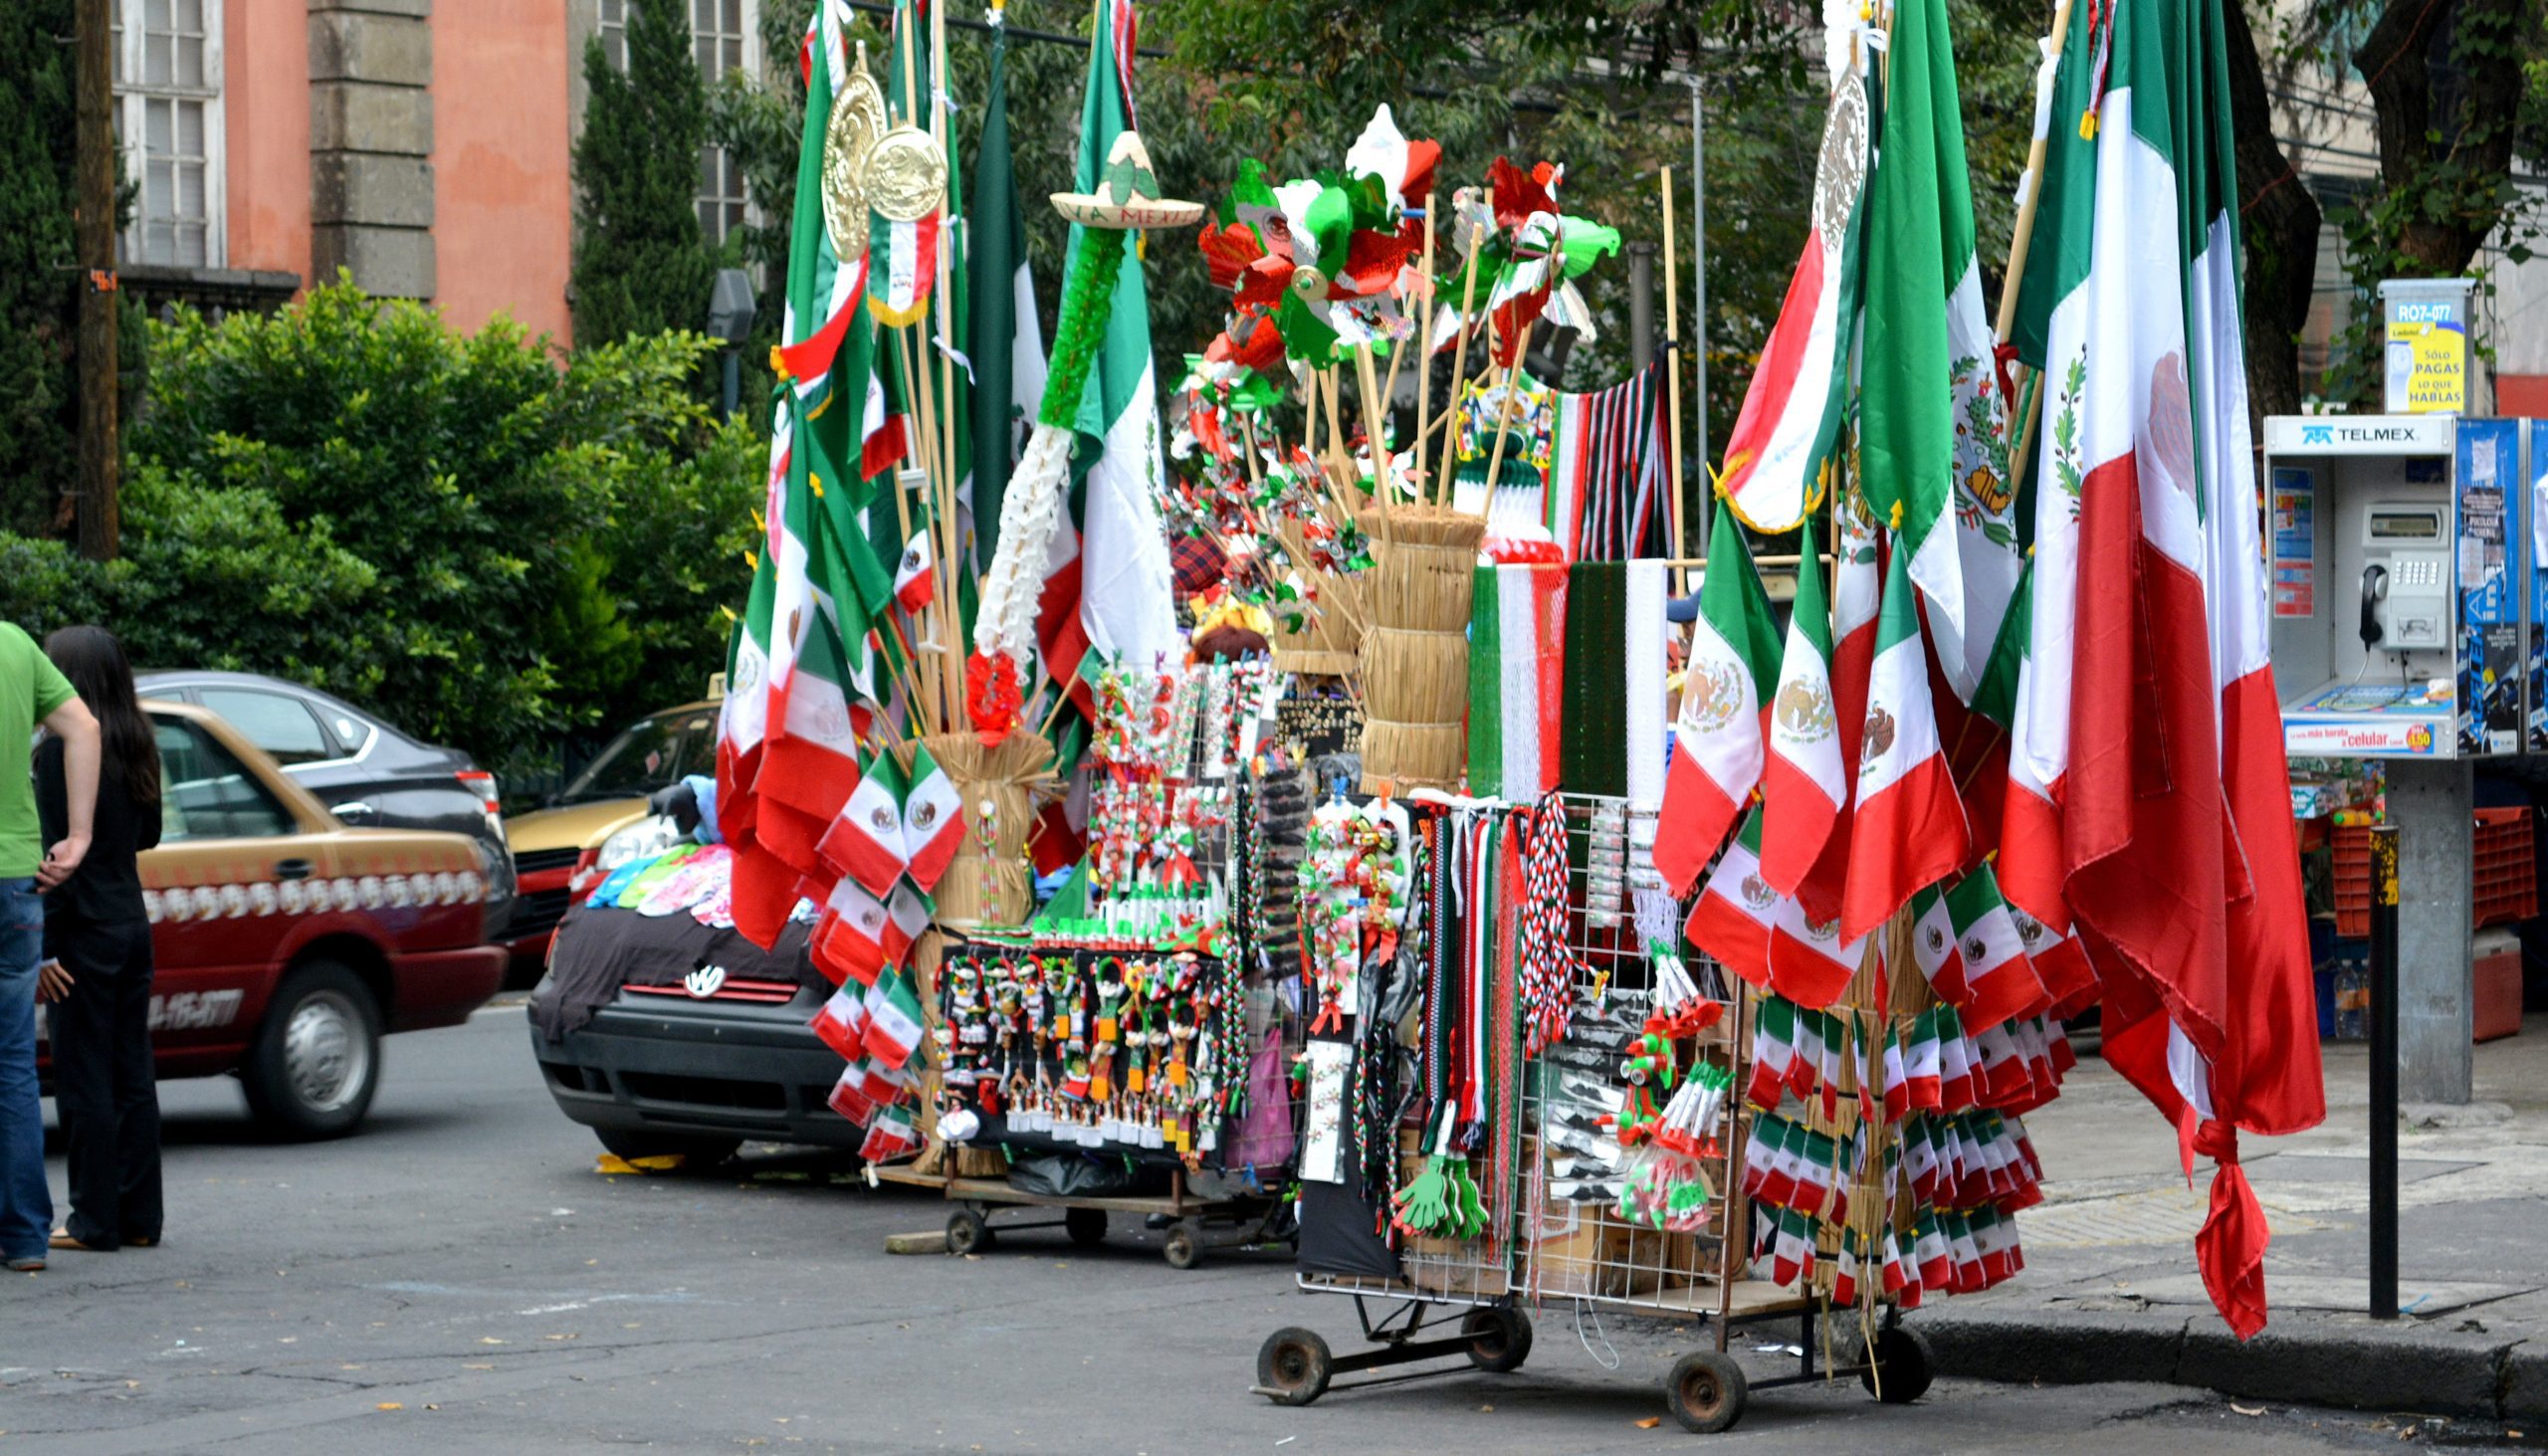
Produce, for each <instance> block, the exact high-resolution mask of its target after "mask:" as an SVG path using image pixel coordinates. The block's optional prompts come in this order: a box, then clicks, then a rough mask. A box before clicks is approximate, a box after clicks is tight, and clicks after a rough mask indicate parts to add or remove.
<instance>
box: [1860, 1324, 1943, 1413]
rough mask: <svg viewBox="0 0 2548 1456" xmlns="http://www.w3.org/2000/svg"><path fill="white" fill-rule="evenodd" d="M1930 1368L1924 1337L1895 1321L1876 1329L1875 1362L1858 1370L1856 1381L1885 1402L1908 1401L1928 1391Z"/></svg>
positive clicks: (1904, 1402) (1908, 1402)
mask: <svg viewBox="0 0 2548 1456" xmlns="http://www.w3.org/2000/svg"><path fill="white" fill-rule="evenodd" d="M1930 1371H1931V1365H1930V1363H1929V1339H1928V1337H1927V1336H1925V1335H1922V1334H1921V1333H1920V1332H1918V1331H1916V1330H1905V1329H1903V1328H1902V1327H1901V1326H1899V1325H1896V1326H1893V1327H1892V1328H1891V1329H1887V1330H1879V1331H1877V1332H1876V1337H1875V1363H1874V1365H1873V1367H1871V1368H1868V1369H1862V1370H1860V1371H1858V1383H1859V1384H1861V1385H1864V1386H1865V1387H1866V1389H1867V1393H1868V1394H1870V1395H1873V1396H1875V1397H1876V1398H1877V1399H1879V1400H1882V1401H1883V1402H1884V1403H1885V1404H1887V1405H1908V1404H1910V1403H1911V1402H1912V1401H1914V1400H1917V1399H1919V1398H1920V1397H1921V1396H1923V1395H1925V1394H1927V1393H1928V1392H1929V1377H1930ZM1879 1375H1881V1376H1882V1377H1883V1379H1884V1383H1883V1385H1882V1386H1881V1387H1879V1386H1878V1385H1877V1384H1876V1377H1877V1376H1879Z"/></svg>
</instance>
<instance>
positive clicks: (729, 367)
mask: <svg viewBox="0 0 2548 1456" xmlns="http://www.w3.org/2000/svg"><path fill="white" fill-rule="evenodd" d="M742 402H743V350H741V349H728V350H726V407H725V409H724V411H723V412H721V413H720V414H719V415H718V418H719V419H721V420H731V419H733V418H734V417H735V407H736V406H737V405H739V404H741V403H742Z"/></svg>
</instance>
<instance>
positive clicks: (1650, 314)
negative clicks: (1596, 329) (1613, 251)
mask: <svg viewBox="0 0 2548 1456" xmlns="http://www.w3.org/2000/svg"><path fill="white" fill-rule="evenodd" d="M1653 362H1654V245H1653V244H1652V243H1644V242H1638V243H1630V244H1628V372H1629V373H1631V374H1642V373H1644V372H1645V366H1646V365H1648V364H1651V363H1653Z"/></svg>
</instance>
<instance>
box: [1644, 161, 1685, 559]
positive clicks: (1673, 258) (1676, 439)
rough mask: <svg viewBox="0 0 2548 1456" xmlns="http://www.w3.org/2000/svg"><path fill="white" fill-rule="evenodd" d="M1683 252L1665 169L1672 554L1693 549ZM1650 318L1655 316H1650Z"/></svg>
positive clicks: (1665, 315)
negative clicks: (1685, 466)
mask: <svg viewBox="0 0 2548 1456" xmlns="http://www.w3.org/2000/svg"><path fill="white" fill-rule="evenodd" d="M1680 257H1681V249H1680V244H1679V241H1678V237H1677V234H1676V233H1675V232H1674V230H1673V226H1672V169H1671V168H1670V167H1665V168H1664V169H1663V337H1664V343H1665V348H1664V355H1663V377H1664V378H1665V379H1666V380H1667V381H1668V386H1669V387H1668V388H1667V390H1666V394H1667V403H1668V404H1669V406H1670V408H1671V411H1672V455H1671V462H1672V466H1671V469H1672V475H1671V480H1672V554H1674V555H1676V556H1677V555H1679V554H1680V553H1682V552H1683V551H1686V550H1688V549H1689V548H1690V542H1689V535H1688V532H1687V531H1686V530H1685V529H1684V526H1683V517H1682V512H1683V510H1684V508H1683V506H1682V504H1681V364H1682V362H1683V360H1682V354H1683V353H1684V352H1686V350H1685V349H1684V348H1683V346H1682V342H1681V270H1680V267H1679V260H1680ZM1648 316H1649V317H1650V316H1652V315H1650V314H1649V315H1648Z"/></svg>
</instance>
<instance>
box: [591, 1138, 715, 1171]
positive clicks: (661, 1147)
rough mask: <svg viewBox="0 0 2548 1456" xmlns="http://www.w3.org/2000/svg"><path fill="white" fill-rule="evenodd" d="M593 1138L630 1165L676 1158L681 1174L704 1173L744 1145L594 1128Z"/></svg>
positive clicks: (707, 1139)
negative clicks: (659, 1158) (638, 1160)
mask: <svg viewBox="0 0 2548 1456" xmlns="http://www.w3.org/2000/svg"><path fill="white" fill-rule="evenodd" d="M593 1136H594V1137H596V1138H598V1139H600V1140H601V1145H602V1146H604V1147H607V1148H609V1149H610V1150H611V1151H612V1152H614V1153H616V1154H617V1155H619V1156H620V1157H623V1158H626V1159H627V1160H628V1161H630V1162H635V1161H636V1160H637V1159H639V1158H641V1157H679V1158H680V1159H681V1160H682V1170H683V1171H684V1172H705V1171H706V1170H708V1169H709V1168H713V1167H715V1166H717V1165H718V1164H719V1163H721V1162H724V1161H725V1160H726V1159H727V1158H730V1157H732V1156H734V1155H735V1149H736V1148H738V1147H741V1146H743V1139H741V1138H709V1137H704V1136H703V1137H686V1136H684V1135H682V1134H679V1133H645V1132H638V1133H629V1132H622V1131H620V1130H618V1129H616V1128H595V1129H593Z"/></svg>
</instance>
